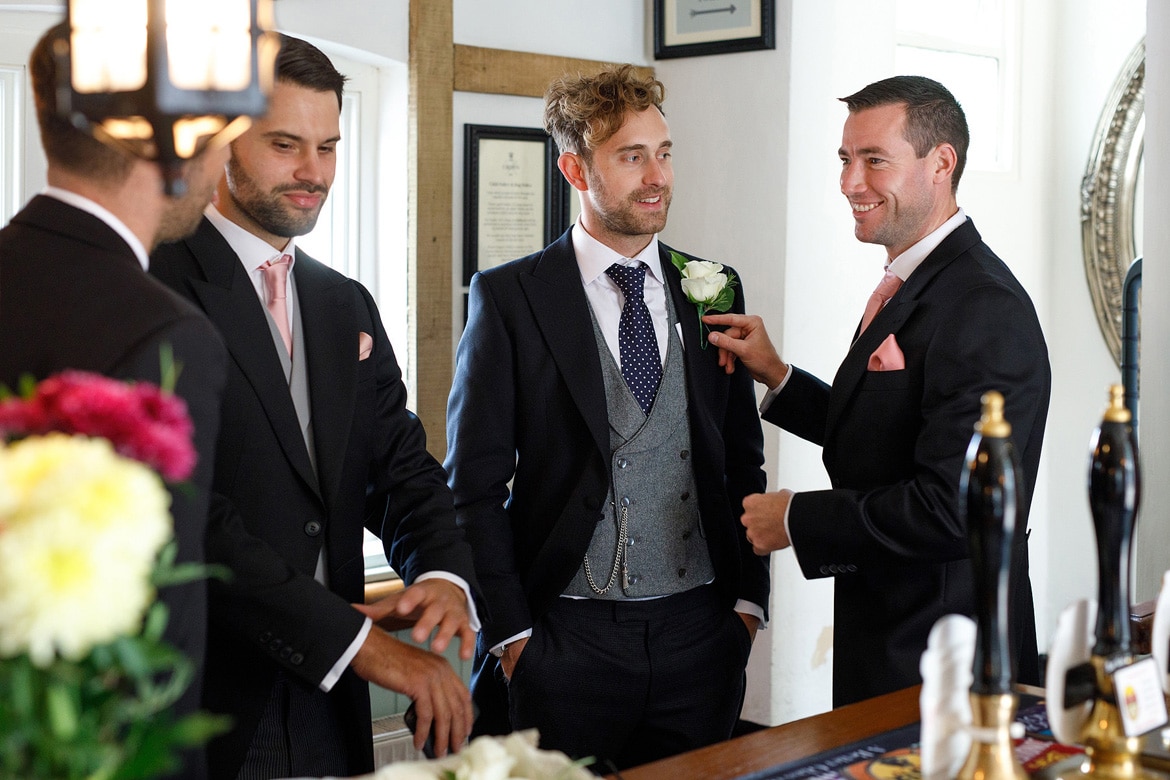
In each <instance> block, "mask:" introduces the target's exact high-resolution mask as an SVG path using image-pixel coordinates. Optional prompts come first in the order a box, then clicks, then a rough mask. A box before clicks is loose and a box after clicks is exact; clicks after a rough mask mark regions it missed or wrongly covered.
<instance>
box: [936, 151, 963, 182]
mask: <svg viewBox="0 0 1170 780" xmlns="http://www.w3.org/2000/svg"><path fill="white" fill-rule="evenodd" d="M933 154H934V156H935V158H934V179H935V181H936V182H940V183H941V182H942V181H944V180H946V179H950V178H952V177H953V176H954V175H955V166H956V165H958V164H959V155H958V154H957V153H956V152H955V147H953V146H951V145H950V144H939V145H938V146H936V147H934V151H933Z"/></svg>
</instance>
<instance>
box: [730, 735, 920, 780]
mask: <svg viewBox="0 0 1170 780" xmlns="http://www.w3.org/2000/svg"><path fill="white" fill-rule="evenodd" d="M917 744H918V724H917V723H911V724H910V725H909V726H903V727H902V728H900V729H894V730H893V731H887V732H886V733H884V734H878V735H876V736H873V737H868V738H866V739H863V740H859V741H857V742H853V743H851V744H848V745H845V746H844V747H839V748H834V749H833V750H826V751H825V752H823V753H818V754H816V755H815V756H809V757H808V758H802V759H799V760H797V761H790V762H789V763H787V764H781V765H780V766H776V767H772V768H770V769H765V770H763V771H761V772H753V773H752V774H749V775H743V776H742V777H741V778H740V779H739V780H838V779H840V780H858V779H859V778H868V777H882V778H886V779H887V780H889V778H893V777H905V776H906V772H907V771H913V773H914V775H913V776H914V777H918V776H920V775H921V773H920V772H919V766H920V765H919V761H918V750H917ZM879 761H881V762H882V763H881V765H880V766H881V767H883V768H888V769H887V771H885V772H884V773H882V774H878V775H874V774H866V772H867V771H872V770H877V769H878V765H877V763H876V762H879ZM871 765H874V766H873V768H872V770H871V769H870V766H871ZM857 772H861V774H856V773H857Z"/></svg>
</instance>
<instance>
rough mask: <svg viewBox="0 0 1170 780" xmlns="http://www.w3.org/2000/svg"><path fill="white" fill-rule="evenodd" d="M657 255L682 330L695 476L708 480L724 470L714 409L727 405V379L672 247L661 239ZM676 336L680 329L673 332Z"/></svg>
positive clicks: (702, 480)
mask: <svg viewBox="0 0 1170 780" xmlns="http://www.w3.org/2000/svg"><path fill="white" fill-rule="evenodd" d="M658 255H659V258H660V259H661V262H662V275H663V278H664V280H665V282H666V289H667V290H669V291H670V296H671V301H672V303H673V304H674V311H675V314H676V315H677V316H678V321H679V330H681V331H682V342H683V367H684V369H685V372H686V374H685V376H686V383H687V415H688V419H689V421H690V426H691V444H692V449H693V450H694V452H695V458H696V464H695V465H696V468H695V477H696V479H697V480H699V482H700V483H705V482H706V480H707V478H708V475H709V474H722V473H723V453H724V446H723V432H722V431H721V430H720V428H719V426H720V424H721V423H720V419H721V418H718V419H717V415H716V414H714V413H713V410H721V409H726V408H727V395H726V393H727V387H728V383H727V382H726V381H721V380H722V377H723V376H724V375H723V369H722V368H720V367H719V350H717V349H715V348H714V347H711V346H710V345H708V347H707V349H703V341H704V340H705V334H704V332H703V330H702V329H701V328H700V327H699V325H700V323H699V312H698V310H697V309H696V308H695V304H693V303H691V302H690V301H689V300H688V299H687V294H686V293H685V292H683V289H682V272H681V271H679V270H678V269H677V268H676V267H675V266H674V263H673V262H671V259H670V247H668V246H666V245H664V244H662V243H661V242H659V244H658ZM670 337H671V338H677V337H678V332H677V331H675V332H672V333H671V334H670ZM700 464H703V465H700Z"/></svg>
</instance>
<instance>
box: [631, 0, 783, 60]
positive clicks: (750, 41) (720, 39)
mask: <svg viewBox="0 0 1170 780" xmlns="http://www.w3.org/2000/svg"><path fill="white" fill-rule="evenodd" d="M775 48H776V0H654V59H656V60H666V59H671V58H674V57H697V56H700V55H705V54H727V53H729V52H737V51H756V50H759V49H775Z"/></svg>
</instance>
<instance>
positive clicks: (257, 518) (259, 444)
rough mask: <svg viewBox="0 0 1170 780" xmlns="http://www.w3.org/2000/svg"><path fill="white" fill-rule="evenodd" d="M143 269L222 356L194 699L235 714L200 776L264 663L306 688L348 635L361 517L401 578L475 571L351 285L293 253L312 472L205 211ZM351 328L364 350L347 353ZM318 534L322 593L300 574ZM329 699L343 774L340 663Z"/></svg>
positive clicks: (354, 714)
mask: <svg viewBox="0 0 1170 780" xmlns="http://www.w3.org/2000/svg"><path fill="white" fill-rule="evenodd" d="M151 272H152V273H155V274H157V275H158V277H159V278H160V279H162V280H163V281H164V282H166V283H167V284H168V285H170V286H171V287H173V288H174V289H175V290H177V291H178V292H180V293H181V294H182V295H184V296H186V297H187V298H189V299H190V300H191V301H193V302H194V303H195V304H196V305H197V306H199V308H201V309H202V310H203V311H204V312H206V314H207V316H208V317H209V318H210V319H211V321H212V322H213V323H215V325H216V326H217V327H218V328H219V329H220V332H221V333H222V334H223V338H224V341H225V342H226V344H227V347H228V351H229V353H230V356H231V363H230V369H229V373H228V387H227V392H226V393H225V394H224V403H223V425H222V427H221V432H220V438H219V453H220V458H219V460H218V462H217V467H216V470H215V480H214V485H213V489H214V497H213V504H212V524H213V526H212V532H211V535H210V536H209V539H208V554H209V557H210V558H211V559H212V560H215V561H217V562H220V563H225V564H227V565H228V566H229V567H230V568H231V569H232V571H233V572H234V573H235V579H234V580H233V581H232V583H231V584H230V585H226V586H214V585H213V587H212V589H211V645H210V652H209V656H208V677H207V686H206V690H207V694H206V705H207V707H208V709H211V710H213V711H215V712H227V713H230V714H231V715H233V717H234V718H235V719H236V728H235V730H233V732H232V733H231V734H229V735H228V736H227V737H225V738H223V739H220V740H216V741H213V742H212V744H211V749H210V757H211V768H212V772H213V774H215V775H216V776H219V777H234V776H235V773H236V771H237V769H238V767H239V765H240V763H241V762H242V760H243V757H244V755H245V753H246V750H247V747H248V745H249V743H250V741H251V738H252V735H253V733H254V731H255V727H256V724H257V722H258V720H259V717H260V714H261V711H262V708H263V707H264V704H265V702H266V701H267V700H268V696H269V692H270V690H271V687H272V684H273V680H274V679H275V676H276V673H277V670H278V669H283V670H284V671H285V672H286V673H288V674H289V675H290V676H293V677H298V678H300V679H302V680H303V681H305V682H306V683H308V684H310V685H313V686H316V685H317V684H318V683H319V682H320V681H321V680H322V679H323V678H324V677H325V675H326V673H327V672H328V671H329V669H330V668H331V667H332V666H333V665H334V664H335V663H336V662H337V660H338V659H339V658H340V657H341V656H342V654H343V652H344V651H345V649H346V648H347V647H348V646H349V645H350V643H351V642H352V641H353V639H354V638H355V636H356V635H357V633H358V630H359V628H360V627H361V625H362V622H363V616H362V615H361V614H360V613H359V612H357V611H356V610H355V609H353V608H352V607H351V606H350V604H351V603H354V602H357V603H360V602H361V601H362V600H363V589H364V557H363V555H362V527H363V525H364V526H365V527H366V528H369V529H370V530H371V531H372V532H373V533H375V534H377V535H378V536H379V537H381V538H382V540H383V543H384V544H385V548H386V553H387V557H388V558H389V560H390V562H391V564H392V565H393V566H394V569H395V570H396V571H397V572H398V573H399V574H401V575H402V577H403V578H404V579H405V580H406V582H408V583H410V582H413V581H414V579H415V578H416V577H417V576H418V575H419V574H421V573H422V572H424V571H433V570H443V571H448V572H451V573H453V574H456V575H459V576H461V577H463V578H464V579H465V580H467V582H468V583H469V584H470V585H472V586H473V587H474V585H475V576H474V573H473V569H472V562H471V553H470V550H469V549H468V548H467V546H466V543H465V542H464V541H463V535H462V533H461V532H460V531H459V529H458V528H457V527H456V525H455V515H454V511H453V508H452V500H451V493H450V491H449V489H448V488H447V485H446V475H445V473H444V472H443V469H442V468H441V467H440V465H439V464H438V462H436V461H435V459H434V458H433V457H431V455H430V454H429V453H428V452H427V450H426V436H425V433H424V431H423V428H422V425H421V424H420V422H419V420H418V418H417V417H416V416H415V415H414V414H413V413H411V412H410V411H409V410H407V408H406V400H407V399H406V388H405V386H404V385H403V383H402V375H401V372H400V370H399V367H398V363H397V361H396V360H395V357H394V351H393V349H392V348H391V346H390V341H389V339H388V338H387V336H386V332H385V330H384V328H383V326H382V322H381V318H380V316H379V314H378V310H377V307H376V306H375V305H374V301H373V299H372V298H371V296H370V294H369V292H368V291H367V290H366V289H365V288H364V287H362V285H360V284H358V283H357V282H355V281H353V280H352V279H348V278H346V277H345V276H343V275H341V274H339V273H337V272H336V271H333V270H332V269H330V268H328V267H327V266H325V265H323V264H322V263H319V262H318V261H316V260H314V259H313V258H311V257H309V256H308V255H306V254H304V253H302V252H299V251H298V252H297V257H296V264H295V266H294V269H293V274H294V278H295V281H296V290H297V304H296V305H297V306H298V307H299V310H300V318H301V327H302V329H303V332H304V344H305V356H304V357H305V359H306V360H307V361H308V363H307V365H308V375H309V392H310V403H311V413H312V431H313V436H314V443H315V449H316V463H317V476H314V473H313V469H312V466H311V464H310V461H309V457H308V451H307V448H306V446H305V442H304V438H303V436H302V435H301V431H300V427H299V425H298V421H297V416H296V410H295V408H294V407H293V402H292V398H291V395H290V393H289V389H288V383H287V381H286V380H285V376H284V371H283V369H282V367H281V364H280V358H279V355H278V354H277V352H276V345H275V344H274V342H273V339H272V335H271V332H270V330H269V326H268V321H267V319H266V315H265V311H264V308H263V306H262V305H261V303H260V300H259V298H258V296H257V295H256V292H255V288H254V287H253V285H252V282H251V281H250V280H249V278H248V275H247V273H246V272H245V270H244V268H243V265H242V264H241V263H240V260H239V258H238V257H237V255H236V254H235V252H234V251H232V249H231V247H230V246H229V245H228V243H227V241H226V240H225V239H224V238H223V236H221V235H220V233H219V231H217V230H216V229H215V227H213V226H212V225H211V223H210V222H208V221H207V220H206V219H204V220H203V222H202V223H201V224H200V226H199V229H198V231H197V232H196V233H195V235H193V236H192V237H190V238H188V239H186V240H184V241H182V242H177V243H174V244H167V245H164V246H161V247H159V249H158V250H157V251H156V252H155V255H154V257H153V258H152V261H151ZM363 332H364V333H366V334H368V335H369V336H371V337H372V339H373V344H374V346H373V351H372V353H371V354H370V356H369V357H368V358H367V359H365V360H359V359H358V357H359V334H360V333H363ZM322 543H324V544H325V545H326V550H327V574H328V582H329V588H325V587H322V586H321V585H320V583H318V582H317V581H316V580H314V579H313V574H314V571H315V568H316V564H317V559H318V555H319V553H320V551H321V546H322ZM330 695H331V696H332V697H333V698H334V701H335V703H336V704H337V710H338V711H339V712H341V713H342V714H343V718H344V720H345V722H344V723H343V726H344V728H345V732H346V734H347V735H348V743H347V746H346V747H347V750H348V752H349V755H350V757H351V767H350V768H351V770H353V771H355V772H360V771H370V770H371V769H372V765H373V747H372V733H371V722H370V707H369V688H368V684H367V683H366V682H364V681H363V680H361V679H359V678H358V677H357V676H356V675H355V674H354V673H353V672H352V670H347V671H346V672H345V673H344V675H343V676H342V678H341V680H340V681H339V682H338V683H337V685H336V686H335V687H334V688H333V690H332V691H331V694H330ZM295 747H296V746H294V749H295Z"/></svg>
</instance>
